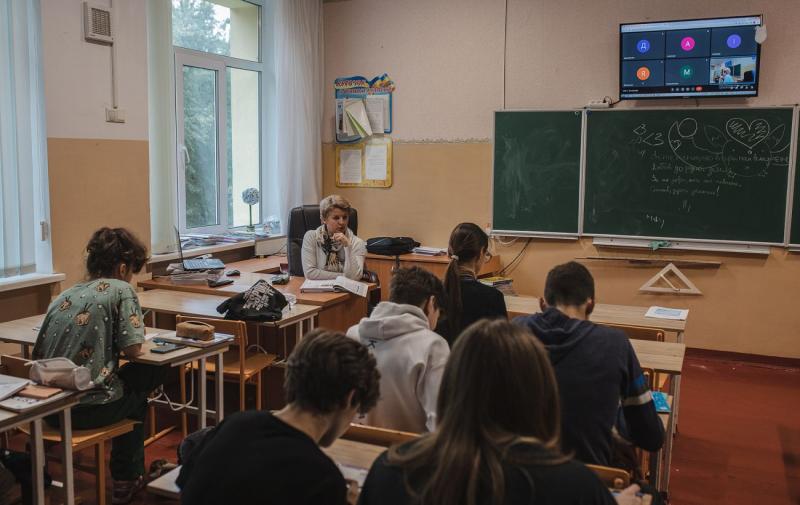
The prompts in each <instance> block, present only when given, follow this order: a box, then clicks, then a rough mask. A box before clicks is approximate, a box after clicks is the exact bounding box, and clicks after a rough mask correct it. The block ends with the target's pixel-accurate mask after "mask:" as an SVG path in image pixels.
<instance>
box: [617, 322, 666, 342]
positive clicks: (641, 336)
mask: <svg viewBox="0 0 800 505" xmlns="http://www.w3.org/2000/svg"><path fill="white" fill-rule="evenodd" d="M605 326H608V327H609V328H616V329H618V330H622V331H623V332H625V334H626V335H627V336H628V338H632V339H634V340H655V341H658V342H663V341H664V338H665V335H666V332H665V331H664V330H662V329H660V328H649V327H646V326H633V325H628V324H608V323H606V324H605Z"/></svg>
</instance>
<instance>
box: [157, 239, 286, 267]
mask: <svg viewBox="0 0 800 505" xmlns="http://www.w3.org/2000/svg"><path fill="white" fill-rule="evenodd" d="M276 239H278V240H286V235H275V236H272V237H264V238H258V239H257V240H243V241H242V242H233V243H228V244H214V245H209V246H202V247H192V248H191V249H184V250H183V256H184V258H187V259H188V258H194V257H197V256H200V255H202V254H213V253H218V252H222V251H232V250H234V249H244V248H246V247H253V246H255V245H256V242H261V241H264V240H276ZM178 259H180V256H179V255H178V253H177V251H176V252H170V253H164V254H154V255H152V256H151V257H150V260H149V261H148V263H150V264H153V263H163V262H165V261H173V260H178Z"/></svg>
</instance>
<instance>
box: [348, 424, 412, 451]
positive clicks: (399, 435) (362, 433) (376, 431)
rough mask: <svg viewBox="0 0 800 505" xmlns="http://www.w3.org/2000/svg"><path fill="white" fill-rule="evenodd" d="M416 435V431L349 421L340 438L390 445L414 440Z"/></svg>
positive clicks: (384, 445)
mask: <svg viewBox="0 0 800 505" xmlns="http://www.w3.org/2000/svg"><path fill="white" fill-rule="evenodd" d="M418 436H419V434H418V433H409V432H407V431H397V430H389V429H386V428H378V427H376V426H365V425H363V424H355V423H351V424H350V427H349V428H347V431H346V432H344V435H342V438H344V439H346V440H353V441H356V442H363V443H365V444H372V445H380V446H383V447H390V446H392V445H396V444H402V443H403V442H408V441H409V440H414V439H415V438H417V437H418Z"/></svg>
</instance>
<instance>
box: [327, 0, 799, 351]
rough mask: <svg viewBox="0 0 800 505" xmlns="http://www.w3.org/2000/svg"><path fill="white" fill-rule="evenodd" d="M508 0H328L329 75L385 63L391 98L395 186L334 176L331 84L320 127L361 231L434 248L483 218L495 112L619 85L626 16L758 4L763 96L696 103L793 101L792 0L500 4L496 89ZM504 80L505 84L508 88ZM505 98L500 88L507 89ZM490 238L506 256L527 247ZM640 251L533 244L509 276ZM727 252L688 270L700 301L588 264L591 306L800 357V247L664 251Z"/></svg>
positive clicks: (563, 102)
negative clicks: (627, 310) (659, 309)
mask: <svg viewBox="0 0 800 505" xmlns="http://www.w3.org/2000/svg"><path fill="white" fill-rule="evenodd" d="M504 9H505V1H504V0H438V1H436V2H427V1H425V0H407V1H405V2H402V5H401V3H400V2H392V1H389V0H349V1H343V2H334V3H326V4H325V48H326V49H325V82H326V83H331V84H332V82H333V79H334V78H335V77H337V76H344V75H353V74H356V75H359V74H360V75H365V76H367V77H372V76H374V75H377V74H380V73H382V72H388V73H389V75H390V76H392V77H393V78H394V79H395V81H396V83H397V91H396V94H395V109H394V110H395V116H394V117H395V124H394V126H395V131H394V134H393V135H392V136H393V138H394V139H395V145H394V159H393V167H394V185H393V187H392V188H389V189H339V188H336V187H335V178H334V155H333V154H334V147H333V145H332V144H330V141H331V140H332V135H331V130H332V124H333V108H332V105H333V100H332V96H333V91H332V89H328V90H326V93H327V96H329V97H331V99H330V100H328V101H327V102H326V109H325V124H324V125H323V131H324V135H323V139H324V141H325V143H324V145H323V154H324V155H323V175H324V183H323V189H324V192H325V193H331V192H334V191H335V192H338V193H341V194H343V195H345V196H346V197H347V198H349V199H350V200H351V201H352V202H353V204H354V206H355V207H357V208H358V209H359V234H360V235H361V236H363V237H370V236H377V235H410V236H413V237H415V238H416V239H417V240H419V241H420V242H422V243H424V244H426V245H436V246H444V245H446V242H447V237H448V236H449V233H450V230H451V229H452V227H453V226H454V225H455V224H457V223H458V222H459V221H474V222H476V223H479V224H481V225H482V226H483V225H485V224H487V223H489V222H490V220H491V193H490V189H489V188H490V184H491V170H492V169H491V156H492V152H491V151H492V146H491V143H490V140H489V139H490V137H491V134H492V126H491V125H492V111H493V110H497V109H500V108H502V107H503V104H504V101H505V106H506V107H507V108H535V107H543V108H556V107H562V108H563V107H579V106H582V105H584V104H586V103H587V102H588V101H589V100H591V99H599V98H602V97H603V96H604V95H613V96H616V91H615V90H616V89H617V85H618V84H617V79H618V74H617V72H618V64H617V57H618V34H617V31H618V28H617V25H618V24H619V23H621V22H635V21H646V20H654V21H655V20H662V19H685V18H693V17H714V16H727V15H748V14H758V13H763V14H765V15H766V18H765V19H766V23H767V26H768V32H769V37H768V40H767V42H766V43H765V45H764V48H763V50H762V61H761V76H762V77H761V78H762V81H761V82H762V87H761V90H760V93H761V96H759V97H757V98H752V99H748V100H746V101H745V100H732V99H731V100H701V101H699V104H700V105H701V106H708V105H723V104H728V105H741V104H743V103H746V104H748V105H776V104H787V103H796V102H797V101H798V93H797V86H796V84H795V83H794V82H793V80H792V79H787V78H786V77H785V76H787V75H798V73H800V60H798V59H797V58H795V57H794V56H793V55H796V54H800V38H799V37H797V36H796V31H795V30H794V29H793V26H792V22H793V20H796V19H798V18H800V3H798V2H795V1H794V0H768V1H755V2H754V1H744V0H730V1H727V2H724V3H722V2H696V1H689V0H676V1H674V2H660V3H654V2H632V1H621V0H595V1H593V2H586V1H581V0H559V1H554V0H508V9H509V10H508V31H507V35H506V37H505V38H506V42H507V65H506V71H505V86H504V85H503V73H504V72H503V66H502V61H503V54H504V52H503V42H504V36H503V34H504V31H503V26H504V20H505V17H506V16H505V11H504ZM504 88H505V89H504ZM504 95H505V96H504ZM694 103H695V101H683V102H681V101H679V102H673V101H648V102H642V103H635V102H627V103H623V104H621V105H620V106H623V107H636V106H660V105H666V106H691V105H693V104H694ZM524 242H525V241H524V240H518V241H517V242H516V243H515V244H513V245H511V246H502V245H499V244H496V245H495V247H496V250H497V252H499V253H500V254H501V256H502V258H503V261H504V262H505V263H508V262H509V261H511V259H513V258H514V257H515V256H516V255H517V253H518V252H519V251H520V250H521V246H522V245H523V244H524ZM598 254H602V255H620V254H624V255H626V256H648V255H647V253H642V252H636V251H627V250H622V251H620V250H607V249H605V250H598V249H596V248H595V247H593V246H592V243H591V239H584V240H580V241H570V242H562V241H547V240H533V241H532V242H531V244H530V245H529V246H528V248H527V250H526V252H525V253H524V256H523V258H522V261H521V263H520V264H519V267H518V268H517V269H516V270H515V271H514V272H513V277H514V286H515V288H516V290H517V292H518V293H520V294H526V295H540V294H541V292H542V287H543V284H544V278H545V275H546V273H547V271H548V270H549V268H550V267H552V266H553V265H555V264H558V263H562V262H565V261H568V260H571V259H574V258H576V257H582V256H588V255H598ZM655 256H656V257H669V258H674V257H679V258H695V259H705V260H716V261H721V262H722V266H721V267H720V268H719V269H709V270H685V272H686V273H687V275H688V276H689V278H690V279H692V280H693V281H694V282H695V284H696V285H697V286H698V287H699V288H700V289H701V290H702V291H703V296H700V297H678V296H674V295H644V294H639V292H638V288H639V286H641V285H642V284H643V283H644V282H645V281H647V280H648V279H649V278H650V277H651V276H653V275H654V274H655V273H656V272H657V271H658V269H657V268H634V267H630V266H627V265H626V264H620V263H613V264H609V263H603V264H600V263H598V262H587V263H586V264H587V266H589V268H590V269H591V270H592V272H593V273H594V275H595V278H596V282H597V298H598V301H599V302H601V303H616V304H630V305H643V306H649V305H653V304H660V305H669V306H675V307H685V308H689V309H690V316H689V322H688V326H687V334H686V342H687V344H688V345H689V346H691V347H697V348H704V349H715V350H722V351H732V352H743V353H752V354H762V355H766V356H782V357H791V358H800V338H798V330H797V329H798V328H800V312H798V311H797V310H796V309H795V302H794V300H796V299H797V298H798V297H800V283H798V282H797V279H800V255H792V254H788V253H786V252H785V251H784V250H783V249H780V248H773V249H772V252H771V254H770V255H769V256H768V257H749V256H742V255H721V254H713V253H700V254H698V253H694V254H689V253H680V252H672V253H663V254H656V255H655Z"/></svg>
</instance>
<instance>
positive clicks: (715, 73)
mask: <svg viewBox="0 0 800 505" xmlns="http://www.w3.org/2000/svg"><path fill="white" fill-rule="evenodd" d="M759 26H761V16H746V17H734V18H714V19H691V20H684V21H659V22H653V23H627V24H621V25H620V26H619V35H620V36H619V49H620V50H619V53H620V64H619V97H620V99H636V100H638V99H640V98H670V97H678V98H681V97H709V96H757V95H758V63H759V58H760V55H761V45H760V44H758V43H757V42H756V39H755V35H756V28H758V27H759Z"/></svg>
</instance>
